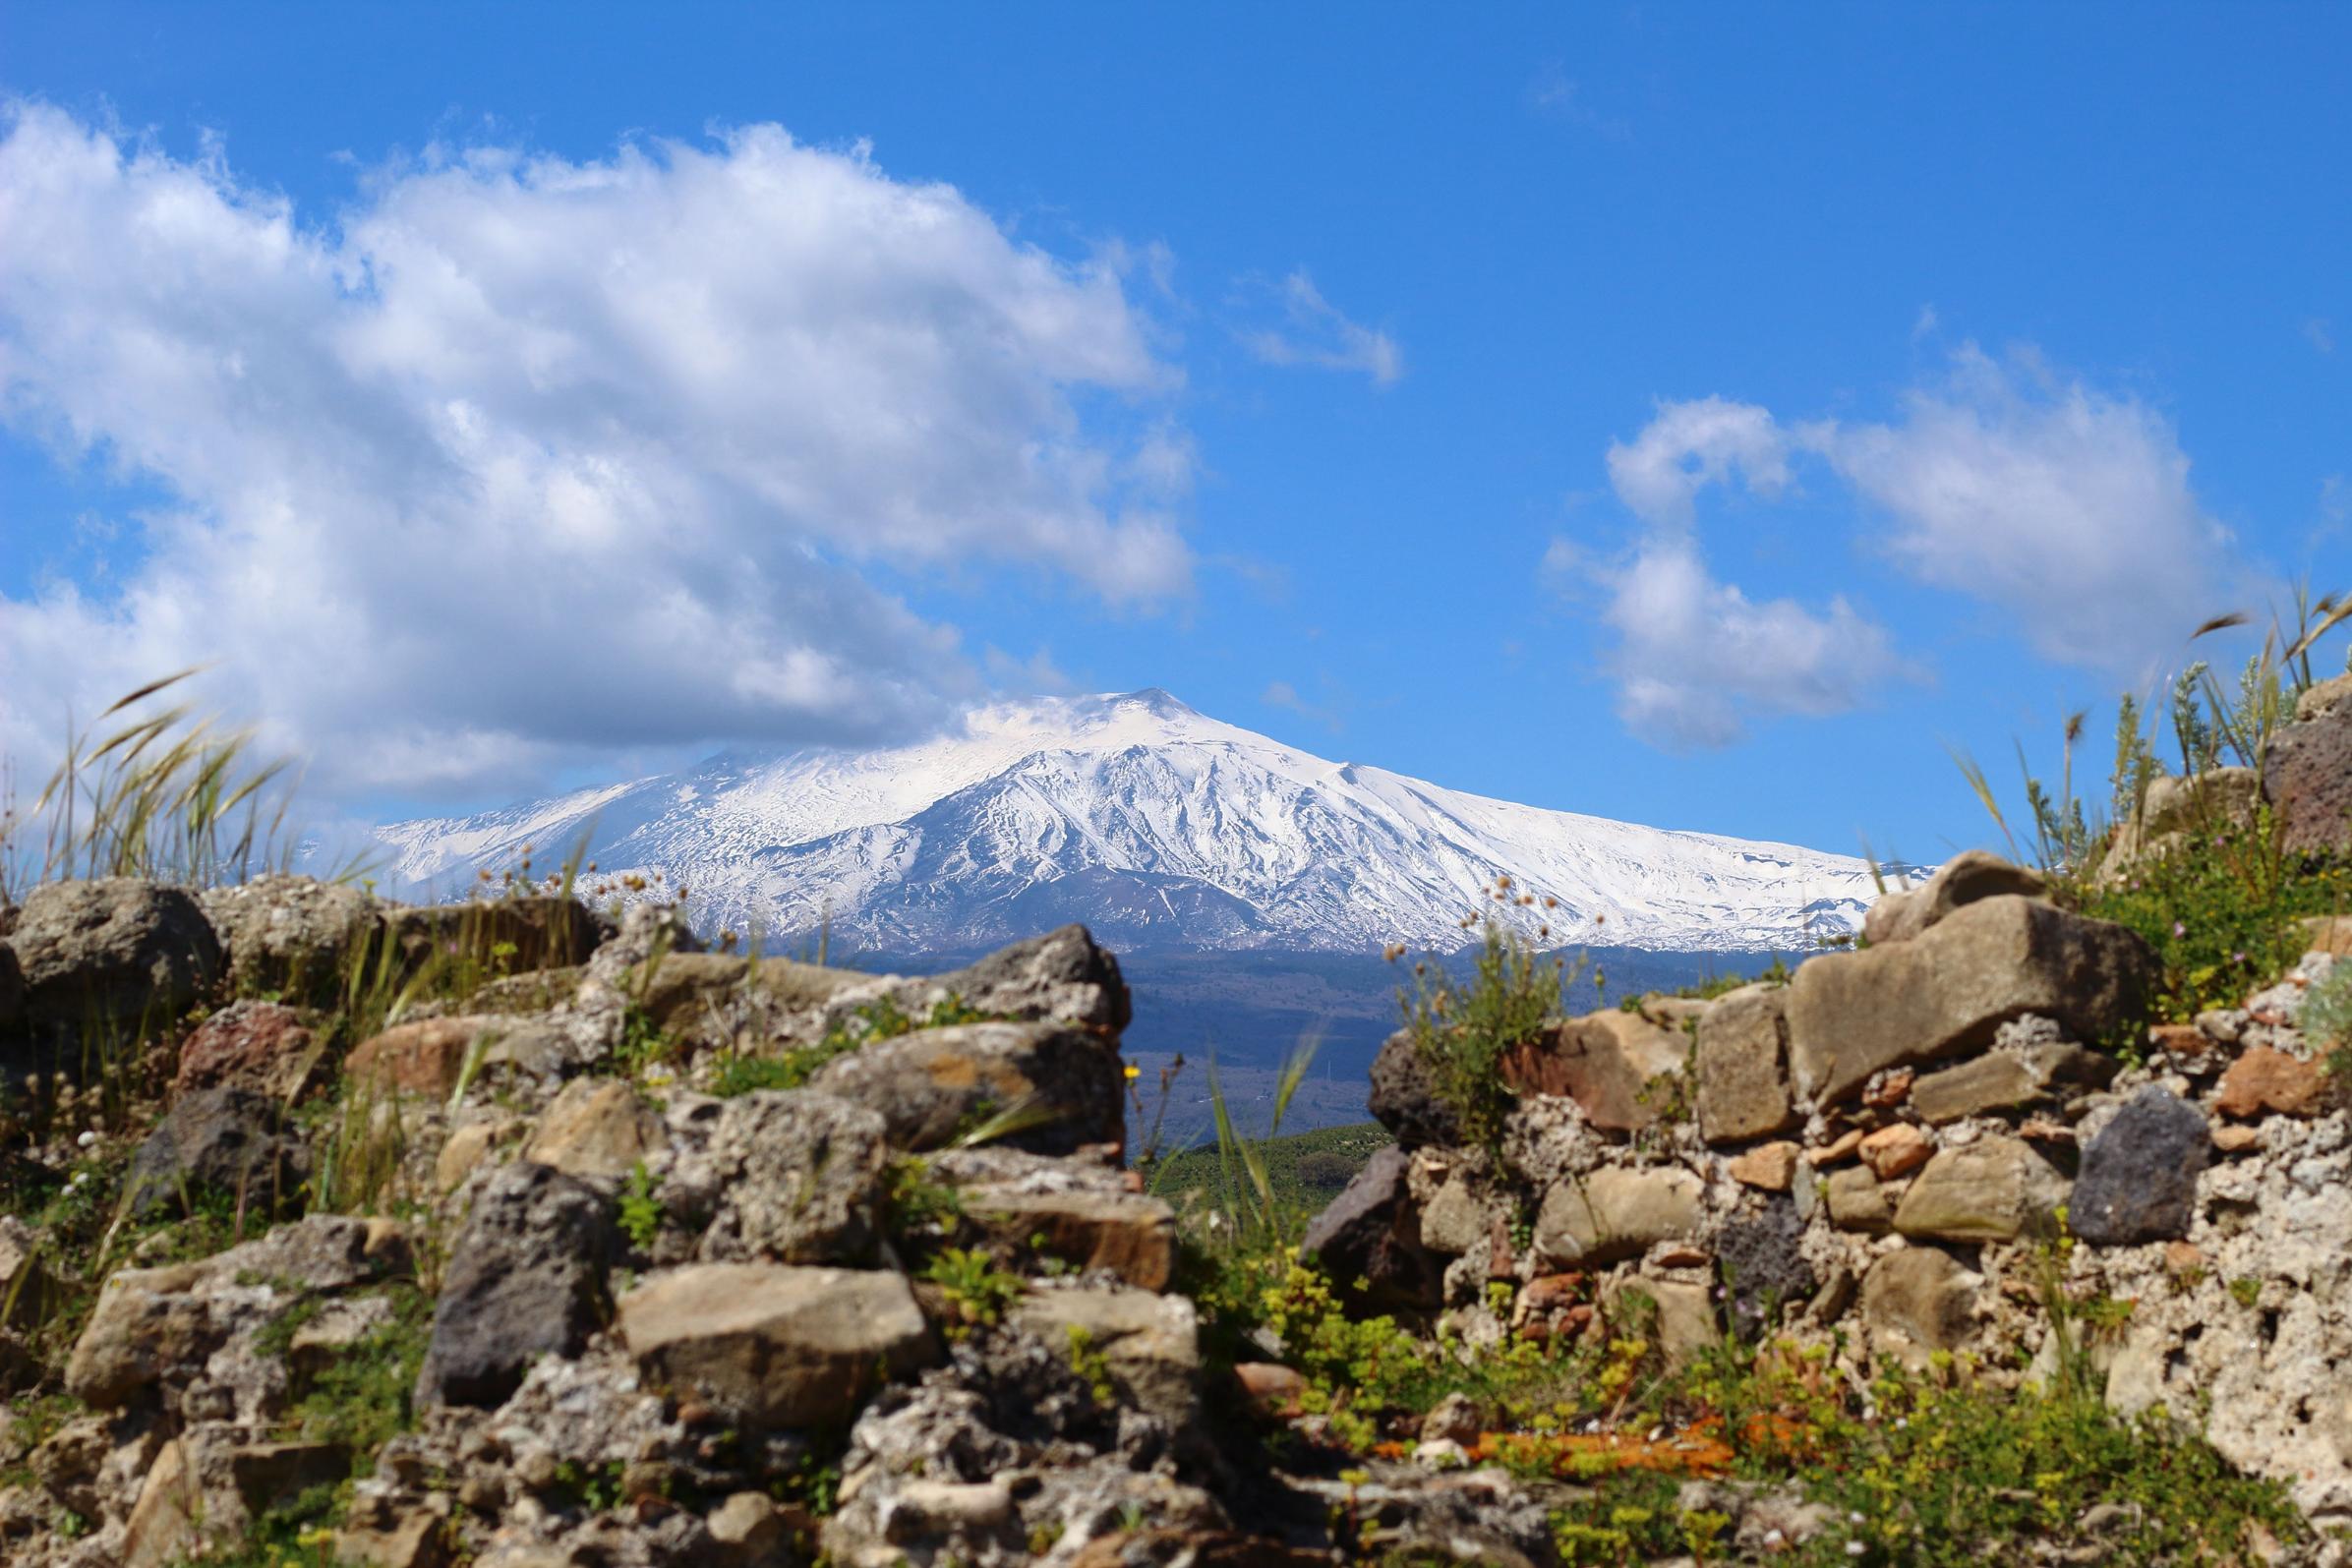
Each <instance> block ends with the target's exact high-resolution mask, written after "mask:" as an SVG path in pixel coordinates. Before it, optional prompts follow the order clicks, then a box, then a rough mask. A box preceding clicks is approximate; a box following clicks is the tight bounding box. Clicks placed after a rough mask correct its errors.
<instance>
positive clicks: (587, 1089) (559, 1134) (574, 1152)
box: [523, 1078, 670, 1182]
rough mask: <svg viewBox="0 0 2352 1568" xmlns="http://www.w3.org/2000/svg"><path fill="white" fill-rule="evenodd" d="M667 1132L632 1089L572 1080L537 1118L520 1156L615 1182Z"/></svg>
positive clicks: (616, 1082)
mask: <svg viewBox="0 0 2352 1568" xmlns="http://www.w3.org/2000/svg"><path fill="white" fill-rule="evenodd" d="M669 1143H670V1134H669V1133H668V1132H666V1131H665V1130H664V1129H663V1127H662V1119H661V1118H660V1117H658V1116H656V1115H655V1114H654V1113H653V1111H652V1109H651V1108H650V1107H648V1106H647V1105H646V1104H645V1102H644V1101H643V1100H640V1099H639V1098H638V1097H637V1091H636V1090H635V1089H634V1088H632V1087H631V1086H630V1085H629V1084H628V1083H626V1082H624V1081H622V1080H620V1079H618V1078H575V1079H574V1080H573V1081H571V1082H569V1083H567V1084H565V1085H564V1086H563V1091H562V1092H561V1093H560V1094H559V1095H557V1096H556V1099H555V1103H554V1104H552V1105H550V1106H549V1107H548V1108H547V1110H546V1111H545V1112H543V1113H542V1114H541V1116H540V1120H539V1128H538V1131H537V1132H533V1133H532V1134H531V1140H530V1141H529V1142H527V1143H525V1144H524V1145H523V1158H524V1159H526V1160H536V1161H538V1162H539V1163H540V1164H541V1165H552V1166H554V1167H555V1168H556V1169H557V1170H559V1171H561V1172H562V1173H563V1174H564V1175H566V1176H576V1177H579V1178H580V1179H582V1180H583V1181H591V1182H594V1181H616V1182H617V1181H618V1180H619V1179H620V1178H622V1177H624V1176H626V1175H628V1173H629V1171H630V1170H631V1169H632V1168H633V1167H634V1166H636V1165H637V1164H638V1163H639V1162H640V1161H642V1160H644V1159H646V1158H647V1157H648V1156H649V1155H653V1154H656V1153H658V1152H659V1151H660V1150H662V1149H664V1148H667V1147H668V1146H669Z"/></svg>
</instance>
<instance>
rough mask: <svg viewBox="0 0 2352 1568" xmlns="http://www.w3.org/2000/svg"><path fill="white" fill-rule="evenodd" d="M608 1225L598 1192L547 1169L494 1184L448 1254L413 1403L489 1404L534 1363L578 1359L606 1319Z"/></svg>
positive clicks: (522, 1168) (528, 1167)
mask: <svg viewBox="0 0 2352 1568" xmlns="http://www.w3.org/2000/svg"><path fill="white" fill-rule="evenodd" d="M612 1225H613V1222H612V1218H611V1215H610V1213H609V1212H608V1209H607V1205H606V1201H605V1199H604V1197H603V1195H602V1194H600V1193H599V1192H598V1191H596V1190H595V1189H594V1188H591V1187H589V1186H587V1185H586V1184H585V1183H582V1182H580V1181H578V1180H576V1179H574V1178H572V1177H569V1176H565V1175H564V1174H563V1173H562V1172H560V1171H559V1170H556V1169H555V1168H554V1167H552V1166H547V1165H539V1164H535V1163H533V1162H532V1161H529V1160H518V1161H516V1162H515V1163H514V1164H512V1165H509V1166H507V1167H506V1168H505V1169H504V1170H502V1171H500V1172H499V1174H498V1175H497V1176H495V1177H493V1178H492V1179H491V1180H490V1182H489V1184H488V1185H487V1186H486V1187H485V1188H484V1189H483V1190H482V1191H481V1193H480V1194H479V1195H478V1196H477V1197H476V1198H475V1199H474V1207H473V1212H472V1213H470V1214H469V1215H468V1216H467V1217H466V1222H465V1227H464V1229H462V1230H461V1231H459V1232H458V1234H457V1241H456V1243H455V1245H454V1246H453V1247H452V1248H451V1249H450V1252H449V1263H448V1272H447V1274H446V1276H445V1277H444V1278H443V1279H442V1281H441V1299H440V1302H439V1304H438V1305H437V1306H436V1307H435V1309H434V1313H433V1339H432V1343H431V1344H430V1346H429V1347H428V1348H427V1350H426V1353H425V1364H424V1366H423V1368H422V1369H421V1370H420V1371H419V1372H418V1373H417V1401H418V1403H419V1404H424V1405H479V1406H485V1407H487V1406H492V1405H497V1404H500V1403H501V1402H502V1401H503V1400H505V1399H506V1397H507V1396H508V1395H510V1394H512V1393H513V1392H514V1390H515V1389H516V1387H518V1386H519V1385H520V1384H521V1382H522V1379H523V1373H524V1372H525V1371H526V1370H528V1369H529V1367H530V1365H531V1363H532V1362H533V1361H535V1360H536V1359H538V1358H539V1357H541V1356H549V1355H553V1356H576V1355H578V1354H579V1352H580V1347H581V1346H582V1345H584V1344H585V1343H586V1342H587V1339H588V1336H589V1334H590V1333H592V1332H593V1331H594V1330H595V1329H596V1328H597V1327H599V1326H600V1325H601V1324H602V1322H603V1321H604V1313H605V1267H606V1263H607V1261H608V1259H609V1257H610V1254H611V1251H612V1247H613V1230H612Z"/></svg>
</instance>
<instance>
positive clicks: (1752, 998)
mask: <svg viewBox="0 0 2352 1568" xmlns="http://www.w3.org/2000/svg"><path fill="white" fill-rule="evenodd" d="M1788 1005H1789V988H1788V987H1787V986H1778V985H1750V986H1742V987H1740V988H1739V989H1738V990H1736V991H1734V992H1732V993H1730V994H1729V995H1727V996H1724V997H1722V998H1720V999H1718V1000H1717V1002H1716V1005H1715V1006H1714V1008H1713V1009H1711V1010H1710V1011H1709V1012H1708V1014H1707V1016H1705V1017H1704V1018H1701V1019H1700V1020H1699V1026H1698V1048H1697V1050H1696V1052H1695V1053H1694V1054H1693V1058H1692V1061H1693V1067H1694V1071H1695V1073H1696V1075H1697V1078H1698V1096H1697V1098H1698V1114H1699V1132H1700V1135H1702V1136H1703V1137H1705V1138H1706V1140H1707V1141H1708V1142H1710V1143H1739V1142H1744V1141H1746V1140H1747V1139H1749V1138H1756V1137H1770V1136H1771V1135H1772V1134H1774V1133H1776V1132H1788V1131H1789V1130H1790V1129H1791V1128H1793V1127H1794V1126H1795V1125H1796V1122H1797V1118H1796V1112H1795V1109H1794V1108H1793V1106H1792V1105H1791V1104H1790V1100H1789V1019H1788Z"/></svg>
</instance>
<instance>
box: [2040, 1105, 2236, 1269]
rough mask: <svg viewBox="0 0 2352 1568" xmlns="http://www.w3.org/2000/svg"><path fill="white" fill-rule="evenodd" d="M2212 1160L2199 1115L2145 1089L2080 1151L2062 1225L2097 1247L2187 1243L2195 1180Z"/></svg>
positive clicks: (2206, 1130)
mask: <svg viewBox="0 0 2352 1568" xmlns="http://www.w3.org/2000/svg"><path fill="white" fill-rule="evenodd" d="M2211 1154H2212V1135H2211V1130H2210V1129H2209V1128H2208V1127H2207V1126H2206V1123H2205V1113H2204V1112H2202V1111H2200V1110H2199V1109H2198V1108H2197V1107H2196V1106H2194V1105H2191V1104H2190V1103H2189V1102H2188V1101H2186V1100H2183V1099H2182V1098H2181V1097H2180V1096H2179V1095H2177V1094H2174V1093H2173V1092H2172V1091H2171V1090H2169V1089H2165V1088H2161V1087H2158V1086H2155V1085H2152V1084H2151V1085H2150V1086H2149V1087H2147V1088H2145V1089H2142V1090H2141V1091H2140V1092H2139V1093H2138V1094H2135V1095H2134V1096H2132V1098H2131V1099H2130V1100H2128V1101H2126V1102H2125V1103H2124V1106H2123V1109H2122V1110H2120V1111H2118V1112H2116V1114H2115V1118H2114V1120H2112V1121H2110V1122H2109V1123H2108V1124H2107V1125H2106V1126H2105V1127H2104V1128H2102V1129H2100V1130H2099V1133H2098V1135H2097V1136H2096V1137H2094V1138H2092V1139H2091V1140H2090V1143H2089V1146H2088V1147H2087V1148H2085V1149H2084V1151H2083V1169H2082V1173H2081V1175H2080V1176H2078V1177H2077V1179H2076V1181H2075V1190H2074V1195H2073V1197H2072V1199H2071V1200H2070V1201H2069V1202H2068V1204H2067V1211H2066V1215H2067V1224H2068V1225H2069V1226H2070V1227H2072V1229H2073V1230H2074V1233H2075V1234H2076V1235H2077V1236H2079V1237H2081V1238H2082V1239H2083V1240H2084V1241H2086V1242H2089V1243H2092V1244H2094V1245H2096V1246H2100V1247H2129V1246H2136V1245H2138V1244H2139V1243H2142V1242H2161V1241H2173V1240H2178V1239H2180V1238H2182V1237H2185V1236H2187V1235H2188V1234H2189V1223H2190V1220H2191V1219H2192V1218H2193V1217H2194V1214H2195V1211H2196V1205H2197V1179H2198V1177H2199V1176H2200V1175H2202V1174H2203V1173H2204V1171H2205V1163H2206V1161H2207V1160H2208V1159H2209V1158H2210V1157H2211Z"/></svg>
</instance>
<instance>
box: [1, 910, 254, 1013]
mask: <svg viewBox="0 0 2352 1568" xmlns="http://www.w3.org/2000/svg"><path fill="white" fill-rule="evenodd" d="M8 942H9V946H10V948H11V949H13V950H14V951H15V954H16V959H17V964H18V967H19V968H20V970H21V971H22V973H23V977H24V984H25V1003H24V1011H25V1016H26V1017H27V1019H28V1020H29V1021H31V1022H33V1023H36V1024H40V1023H47V1024H63V1025H78V1024H82V1023H84V1022H88V1021H90V1020H93V1019H94V1020H97V1021H101V1022H108V1023H142V1022H144V1023H147V1024H150V1025H161V1024H164V1023H168V1022H170V1021H171V1020H172V1019H173V1018H175V1017H177V1016H178V1015H179V1013H180V1011H181V1010H182V1009H184V1008H186V1007H187V1006H188V1005H189V1004H190V1003H192V1002H194V1001H196V1000H197V998H198V997H199V996H201V995H202V994H203V992H204V990H205V988H206V987H207V986H209V985H210V984H211V983H212V981H213V979H214V978H215V977H216V976H217V975H218V974H219V972H220V944H219V942H218V941H217V940H216V939H215V938H214V936H213V934H212V927H211V926H210V924H208V923H207V922H206V919H205V915H204V911H203V910H202V909H200V908H199V907H198V906H197V902H196V900H195V899H193V898H191V897H190V896H189V895H188V894H186V893H184V892H182V891H181V890H180V889H178V888H168V887H162V886H159V885H158V884H155V883H152V882H146V881H142V880H140V879H138V878H136V877H108V878H105V879H102V880H100V881H96V882H51V883H47V884H44V885H43V886H41V887H37V888H35V889H33V890H32V891H31V892H30V893H29V894H27V895H26V896H25V902H24V904H23V905H22V906H21V907H20V908H19V909H18V910H17V921H16V929H15V930H14V931H12V932H11V933H10V934H9V939H8Z"/></svg>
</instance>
